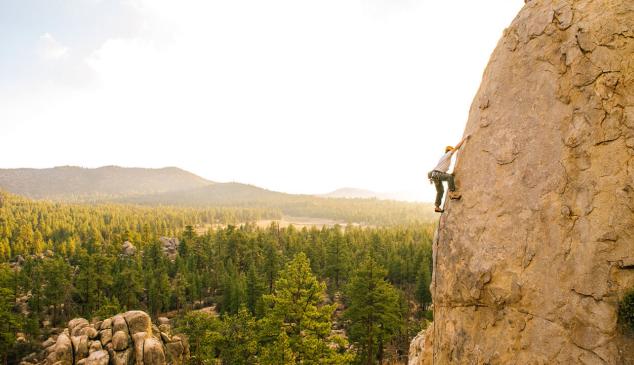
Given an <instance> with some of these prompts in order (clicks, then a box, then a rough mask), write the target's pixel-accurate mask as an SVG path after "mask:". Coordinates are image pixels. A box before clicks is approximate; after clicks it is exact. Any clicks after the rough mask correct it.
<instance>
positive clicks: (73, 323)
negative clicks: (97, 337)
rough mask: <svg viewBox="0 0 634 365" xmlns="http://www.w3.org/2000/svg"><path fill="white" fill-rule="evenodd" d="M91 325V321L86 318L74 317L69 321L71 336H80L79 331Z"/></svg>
mask: <svg viewBox="0 0 634 365" xmlns="http://www.w3.org/2000/svg"><path fill="white" fill-rule="evenodd" d="M89 325H90V323H88V321H87V320H86V319H85V318H74V319H71V320H70V321H68V330H69V331H70V335H71V336H79V331H81V329H82V328H84V327H87V326H89Z"/></svg>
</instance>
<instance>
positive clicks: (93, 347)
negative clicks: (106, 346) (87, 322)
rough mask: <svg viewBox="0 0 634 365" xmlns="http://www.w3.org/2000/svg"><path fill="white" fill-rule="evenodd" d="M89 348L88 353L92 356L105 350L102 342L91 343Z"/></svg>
mask: <svg viewBox="0 0 634 365" xmlns="http://www.w3.org/2000/svg"><path fill="white" fill-rule="evenodd" d="M89 346H90V347H89V349H88V352H89V353H91V354H92V353H93V352H95V351H100V350H103V346H101V342H99V341H91V342H90V345H89Z"/></svg>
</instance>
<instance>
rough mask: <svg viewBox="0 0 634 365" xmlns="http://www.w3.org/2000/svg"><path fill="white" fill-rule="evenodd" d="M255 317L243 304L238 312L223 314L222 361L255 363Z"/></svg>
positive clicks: (247, 364) (245, 363)
mask: <svg viewBox="0 0 634 365" xmlns="http://www.w3.org/2000/svg"><path fill="white" fill-rule="evenodd" d="M255 333H256V322H255V318H254V317H253V316H252V315H251V313H249V310H247V309H246V308H245V307H244V306H243V307H241V308H240V309H239V310H238V313H236V314H235V315H233V316H231V315H229V316H225V318H224V321H223V329H222V337H223V346H222V348H221V349H220V356H221V358H222V361H223V362H224V363H226V364H236V365H250V364H255V363H257V361H256V354H257V348H258V342H257V336H255Z"/></svg>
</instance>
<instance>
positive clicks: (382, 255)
mask: <svg viewBox="0 0 634 365" xmlns="http://www.w3.org/2000/svg"><path fill="white" fill-rule="evenodd" d="M0 197H1V198H0V201H1V202H0V262H2V263H1V264H0V291H1V292H2V296H1V298H2V299H1V300H0V319H2V325H1V326H0V329H1V331H2V333H0V352H4V353H6V354H8V356H9V359H13V360H15V359H17V358H18V357H19V356H21V355H24V354H25V353H27V352H29V351H31V349H32V346H35V345H34V344H35V343H37V341H38V340H39V339H40V338H41V337H40V336H41V335H45V334H48V332H49V331H50V330H51V329H52V328H55V327H58V326H60V325H62V324H63V323H64V322H65V321H67V320H69V319H71V318H73V317H75V316H80V315H81V316H85V317H87V318H92V317H102V318H103V317H106V316H110V315H112V314H115V313H117V312H120V311H124V310H130V309H142V310H146V311H148V312H150V313H151V314H152V315H155V316H156V315H170V316H175V318H174V320H175V322H176V323H177V324H178V323H180V328H181V330H182V331H184V332H185V333H187V334H189V335H190V338H191V339H192V340H191V341H190V345H191V349H192V359H191V362H192V363H200V364H203V363H211V362H212V361H213V360H214V359H221V360H223V361H224V363H227V364H229V363H230V364H241V363H243V364H252V363H258V362H259V363H262V364H281V363H296V361H300V360H298V359H302V361H303V362H304V363H333V364H336V363H339V364H343V363H352V362H362V361H363V362H367V361H365V360H367V359H368V358H371V359H377V360H378V359H392V360H396V359H400V360H404V358H405V357H406V354H407V346H408V344H409V340H410V339H411V337H412V336H413V334H415V333H416V332H417V331H418V330H420V328H421V326H422V322H421V321H422V319H423V318H424V317H425V316H428V315H429V314H428V312H426V311H425V310H424V309H425V308H426V307H427V306H428V305H429V303H430V301H431V298H430V294H429V289H428V288H429V282H430V280H431V236H432V230H433V227H432V225H431V224H426V223H412V224H408V225H395V226H385V227H376V228H372V227H366V228H362V227H352V226H348V227H339V226H336V227H332V228H328V227H324V228H322V229H317V228H313V229H301V230H298V229H295V228H293V227H289V228H280V227H279V226H277V225H275V224H272V225H271V226H269V227H267V228H257V227H256V226H255V225H253V224H245V225H240V226H232V225H229V226H226V227H224V228H223V227H220V228H216V229H211V230H209V231H207V232H206V233H204V234H197V233H196V230H194V229H193V226H195V225H199V224H204V223H210V222H213V221H216V220H218V219H228V217H232V218H231V219H237V220H239V221H252V220H255V219H258V217H260V216H262V215H266V214H268V213H267V212H262V211H259V210H257V209H253V208H242V209H238V208H232V209H229V208H222V209H221V208H217V209H205V208H167V207H157V208H144V207H138V206H125V205H115V204H110V205H80V204H68V203H51V202H43V201H31V200H28V199H25V198H21V197H17V196H13V195H9V194H1V195H0ZM204 306H212V307H214V308H215V312H217V313H219V314H220V317H216V316H215V315H213V313H211V314H210V312H209V311H196V310H195V309H197V308H200V307H204ZM212 312H213V311H212ZM288 315H290V317H288ZM17 333H23V334H24V335H23V337H24V341H20V342H18V343H16V341H15V340H16V335H17ZM21 336H22V335H21ZM282 358H284V359H287V360H289V359H295V360H293V361H290V360H289V361H285V362H280V359H282ZM254 359H258V360H257V361H255V360H254Z"/></svg>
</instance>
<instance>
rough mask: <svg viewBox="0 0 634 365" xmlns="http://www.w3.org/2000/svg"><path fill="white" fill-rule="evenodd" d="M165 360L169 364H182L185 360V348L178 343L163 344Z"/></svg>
mask: <svg viewBox="0 0 634 365" xmlns="http://www.w3.org/2000/svg"><path fill="white" fill-rule="evenodd" d="M165 348H166V350H167V351H166V352H167V358H168V360H169V362H170V363H171V364H183V363H184V360H185V347H184V346H183V343H182V342H180V341H176V342H168V343H166V344H165Z"/></svg>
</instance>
